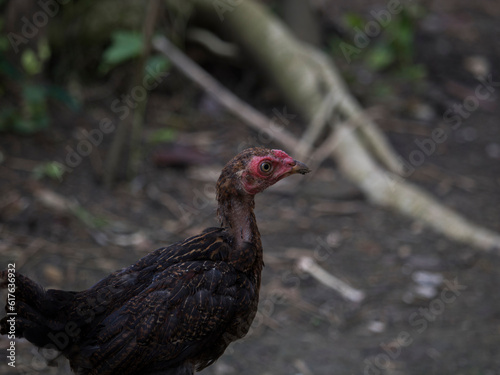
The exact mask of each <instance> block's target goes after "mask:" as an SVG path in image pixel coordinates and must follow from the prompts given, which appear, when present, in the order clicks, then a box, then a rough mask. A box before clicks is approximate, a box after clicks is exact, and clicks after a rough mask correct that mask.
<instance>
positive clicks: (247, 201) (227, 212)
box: [218, 195, 262, 270]
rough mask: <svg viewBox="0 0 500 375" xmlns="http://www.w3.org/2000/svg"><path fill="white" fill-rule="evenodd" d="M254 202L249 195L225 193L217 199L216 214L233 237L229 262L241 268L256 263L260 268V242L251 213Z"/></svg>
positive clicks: (252, 265)
mask: <svg viewBox="0 0 500 375" xmlns="http://www.w3.org/2000/svg"><path fill="white" fill-rule="evenodd" d="M254 206H255V203H254V199H253V196H251V195H245V196H241V195H226V196H225V197H224V198H223V199H220V200H219V208H218V216H219V219H220V221H221V225H222V226H223V227H224V228H226V230H227V231H228V232H229V233H230V234H231V237H232V238H233V244H232V248H233V251H232V253H231V255H230V260H231V262H232V263H233V264H234V265H235V266H236V267H237V268H240V269H241V270H248V269H249V268H252V267H255V266H256V265H257V264H258V265H259V268H261V265H260V264H261V263H262V244H261V242H260V234H259V229H258V228H257V221H256V219H255V215H254V213H253V209H254Z"/></svg>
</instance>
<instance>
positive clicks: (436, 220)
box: [154, 0, 500, 250]
mask: <svg viewBox="0 0 500 375" xmlns="http://www.w3.org/2000/svg"><path fill="white" fill-rule="evenodd" d="M192 2H193V4H194V5H195V6H194V9H195V10H196V11H205V12H208V14H210V12H213V8H212V4H211V2H209V1H208V0H192ZM226 16H227V17H226V18H225V21H224V23H223V25H222V26H223V27H224V28H225V30H227V31H228V33H229V32H230V35H231V36H232V37H233V39H234V40H235V41H236V42H237V43H238V44H239V45H240V46H241V47H242V49H243V50H245V51H246V52H247V54H249V55H251V56H252V57H254V60H255V61H256V62H257V63H258V64H259V66H260V67H261V68H262V69H263V70H267V72H268V73H269V74H270V75H272V76H273V82H275V84H276V85H277V87H278V88H280V89H282V91H287V92H286V95H285V98H286V99H287V101H288V102H289V103H291V104H292V105H294V106H298V108H299V109H300V111H301V113H302V114H303V115H304V117H305V118H306V119H307V120H308V121H310V122H311V121H312V119H313V118H314V117H315V114H316V113H317V111H318V110H319V108H320V107H321V104H322V103H324V93H325V92H327V93H330V92H332V90H336V92H337V95H340V100H339V103H338V108H337V111H336V113H339V114H340V116H341V120H342V122H341V123H340V124H336V125H335V127H334V130H333V133H332V134H331V136H329V137H327V138H326V140H325V142H326V143H324V144H323V145H321V146H320V147H319V149H318V154H316V155H315V156H317V157H321V158H323V157H325V155H328V154H331V155H332V156H333V157H334V159H335V160H336V161H337V162H338V163H339V165H340V168H341V169H342V171H343V172H344V174H345V175H346V176H347V177H348V178H349V179H351V180H352V181H353V182H354V183H355V184H357V185H358V186H359V187H360V188H361V189H362V190H363V192H364V193H365V194H366V196H367V197H368V198H369V199H370V200H371V201H372V202H374V203H376V204H379V205H382V206H384V207H389V208H392V209H395V210H396V211H398V212H400V213H403V214H404V215H407V216H409V217H411V218H414V219H417V220H421V221H422V222H424V223H426V224H428V225H430V226H431V227H432V228H433V229H435V230H437V231H439V232H441V233H443V234H445V235H447V236H448V237H450V238H452V239H454V240H457V241H461V242H465V243H469V244H471V245H473V246H476V247H478V248H480V249H482V250H492V249H500V235H499V234H497V233H495V232H493V231H490V230H487V229H484V228H481V227H479V226H477V225H475V224H473V223H471V222H469V221H468V220H466V219H465V218H463V217H462V216H460V215H459V214H458V213H456V212H454V211H453V210H451V209H449V208H447V207H445V206H443V205H442V204H440V203H439V202H437V201H436V200H435V199H433V198H432V197H431V196H430V195H429V194H427V193H425V192H424V191H422V190H421V189H418V188H416V187H414V186H412V185H411V184H409V183H408V182H406V181H405V180H403V179H402V178H400V177H399V175H402V170H401V169H402V164H401V163H400V162H399V158H398V156H397V154H396V153H395V152H394V151H393V149H392V147H391V146H390V145H389V143H388V141H387V139H386V138H385V137H384V135H383V134H382V132H381V131H380V130H379V129H378V127H377V126H376V125H375V123H374V122H373V121H371V120H370V119H369V118H368V116H366V115H365V113H364V112H363V111H362V109H361V107H360V105H359V103H358V102H357V101H356V100H355V99H354V98H353V97H352V95H351V94H350V93H349V91H348V90H347V88H346V87H345V84H344V82H343V81H342V79H341V78H340V76H339V74H338V73H337V72H336V69H335V67H334V66H333V64H332V63H331V62H329V61H328V59H326V57H325V56H324V55H323V54H322V53H320V52H318V51H316V50H314V49H312V47H308V46H304V44H302V43H300V42H298V41H297V40H295V39H294V38H293V36H291V34H290V33H289V32H288V31H287V30H286V27H285V26H284V25H282V23H281V22H280V21H278V20H276V19H275V18H273V17H272V16H271V15H270V14H269V13H268V12H267V11H265V9H264V8H263V7H262V6H260V5H258V4H256V3H254V2H252V1H245V2H241V3H239V5H238V6H237V7H235V9H233V10H232V11H231V12H229V13H227V14H226ZM252 22H257V23H258V25H257V24H252ZM154 46H155V48H156V49H158V50H159V51H161V52H162V53H164V54H165V55H166V56H167V57H169V58H170V59H171V61H172V62H173V63H174V64H175V65H176V66H177V68H178V69H180V70H181V71H183V72H184V73H185V74H186V75H188V76H189V77H190V78H191V79H192V80H193V81H195V82H196V83H197V84H198V85H200V86H201V87H202V88H204V89H205V90H206V91H207V92H209V93H211V94H212V95H213V97H214V98H215V99H216V100H218V101H219V102H220V103H221V104H222V105H223V106H224V107H225V108H226V109H228V110H229V111H231V112H232V113H233V114H234V115H236V116H238V117H239V118H240V119H241V120H242V121H244V122H245V123H246V124H248V125H249V126H251V127H253V128H254V129H256V130H258V131H262V132H264V133H265V134H267V135H269V136H272V137H273V138H274V139H275V140H276V141H277V142H278V143H281V144H282V145H283V146H284V147H285V148H287V149H295V150H296V149H297V147H298V146H299V144H300V142H299V140H298V139H297V138H296V137H295V136H293V135H292V134H290V133H289V132H288V131H286V130H285V129H283V128H282V127H276V126H274V127H273V126H272V125H273V124H272V122H271V121H270V120H269V119H267V118H266V117H265V116H264V115H262V114H261V113H260V112H258V111H256V110H255V109H254V108H252V107H251V106H249V105H248V104H246V103H244V102H242V101H241V100H240V99H238V98H237V97H236V96H234V95H233V94H232V93H230V92H229V91H228V90H226V89H225V88H224V87H223V86H222V85H220V84H219V83H218V82H217V81H215V80H214V79H213V78H212V77H211V76H210V75H209V74H207V73H206V72H205V71H203V70H202V69H201V68H200V67H199V66H197V65H196V64H195V63H194V62H193V61H191V60H190V59H189V58H188V57H186V56H185V55H184V54H183V53H182V52H181V51H180V50H178V49H177V48H176V47H175V46H173V45H172V44H171V43H170V42H169V41H168V40H167V39H166V38H163V37H161V38H158V39H156V40H155V41H154ZM311 56H312V57H311ZM335 97H336V95H332V98H335ZM333 101H334V99H332V105H333ZM318 116H319V115H318ZM319 117H321V116H319ZM320 127H321V124H320V125H318V126H317V125H315V130H314V131H313V130H312V129H311V130H310V134H309V136H308V140H307V141H306V143H309V142H310V140H312V139H314V137H316V135H315V134H313V133H316V132H317V129H319V128H320ZM377 162H378V163H380V164H381V165H382V166H383V167H385V168H387V169H388V171H387V170H384V169H383V168H382V167H381V166H380V165H379V164H378V163H377ZM391 171H392V172H391Z"/></svg>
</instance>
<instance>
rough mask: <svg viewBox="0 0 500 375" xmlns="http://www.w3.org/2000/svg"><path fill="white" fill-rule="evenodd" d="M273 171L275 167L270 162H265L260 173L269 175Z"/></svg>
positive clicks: (261, 165)
mask: <svg viewBox="0 0 500 375" xmlns="http://www.w3.org/2000/svg"><path fill="white" fill-rule="evenodd" d="M272 169H273V165H272V164H271V163H269V162H268V161H264V162H262V163H261V164H260V171H261V172H262V173H269V172H271V170H272Z"/></svg>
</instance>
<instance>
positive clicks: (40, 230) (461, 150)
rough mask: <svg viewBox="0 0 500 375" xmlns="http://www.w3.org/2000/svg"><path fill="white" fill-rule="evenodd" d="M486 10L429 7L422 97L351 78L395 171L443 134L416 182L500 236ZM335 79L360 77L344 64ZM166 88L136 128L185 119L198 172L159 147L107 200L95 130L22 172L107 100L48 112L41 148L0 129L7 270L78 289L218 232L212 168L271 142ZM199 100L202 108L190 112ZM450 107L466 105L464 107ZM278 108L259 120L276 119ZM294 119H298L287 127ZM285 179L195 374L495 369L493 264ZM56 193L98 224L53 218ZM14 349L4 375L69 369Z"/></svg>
mask: <svg viewBox="0 0 500 375" xmlns="http://www.w3.org/2000/svg"><path fill="white" fill-rule="evenodd" d="M349 3H350V4H349ZM445 3H446V4H448V3H450V4H451V2H444V3H443V4H445ZM493 3H494V2H487V1H483V2H475V3H474V4H469V5H467V4H466V5H460V4H461V3H459V2H457V4H453V5H450V4H448V5H446V6H445V5H442V6H437V5H427V14H426V16H425V17H424V19H423V20H422V21H421V23H419V29H418V38H417V46H416V47H417V60H418V61H419V62H421V63H423V64H424V65H425V66H426V68H427V71H428V76H427V78H426V79H425V82H422V83H423V84H424V85H425V86H424V87H425V90H420V91H418V92H417V93H413V92H412V91H411V90H408V89H406V91H405V89H404V88H400V87H398V88H397V90H398V91H397V95H395V96H389V97H388V98H385V99H384V100H378V98H373V97H371V98H370V97H363V96H362V92H363V91H368V89H369V86H370V85H371V84H372V83H373V82H372V83H364V84H360V83H359V82H358V83H354V85H355V86H356V91H357V94H358V95H360V96H361V99H362V100H363V101H364V102H365V103H366V105H367V106H370V107H371V108H372V109H373V108H376V109H377V111H378V112H377V113H380V112H382V113H383V115H380V119H379V120H378V121H379V123H380V125H381V127H382V128H383V129H384V130H385V131H386V133H387V135H388V136H389V138H390V139H391V141H392V143H393V144H394V146H395V147H396V148H397V149H398V151H399V152H400V153H401V155H402V156H403V158H405V160H409V158H410V155H411V153H412V151H415V150H421V149H420V148H419V146H418V144H417V143H416V142H415V141H416V140H418V141H420V143H422V142H423V140H424V139H430V138H431V137H432V131H433V129H435V128H437V127H438V126H441V127H442V128H443V129H445V130H446V134H447V138H446V140H445V141H443V142H441V143H439V144H435V145H434V146H435V149H434V150H433V152H429V155H425V160H424V162H423V164H422V166H418V167H417V168H416V172H415V173H414V174H412V176H411V177H410V179H411V180H412V181H413V182H414V183H416V184H418V185H420V186H423V187H425V188H426V189H428V190H429V191H430V192H432V193H433V194H435V195H436V196H438V197H439V199H440V200H441V201H442V202H443V203H444V204H446V205H447V206H449V207H452V208H454V209H456V210H457V211H459V212H461V213H462V214H464V215H465V216H467V217H468V218H470V219H472V220H473V221H475V222H477V223H479V224H481V225H483V226H485V227H487V228H490V229H492V230H496V231H500V126H499V123H500V121H499V119H500V106H499V105H498V101H499V100H500V99H498V90H499V87H500V83H498V84H497V83H496V82H499V81H500V76H499V75H498V70H497V68H498V66H499V65H500V44H499V43H498V40H500V23H499V22H498V20H499V18H498V17H499V16H500V11H499V10H498V9H497V8H499V7H498V6H494V4H493ZM342 4H343V5H342V9H343V10H345V9H350V10H352V11H361V10H363V11H364V12H366V10H367V9H371V8H367V7H374V6H375V5H374V4H370V5H368V6H367V5H366V3H363V4H358V3H357V2H342ZM378 5H381V6H384V4H380V3H379V4H378ZM334 10H335V9H334ZM334 10H332V11H334ZM474 59H475V60H474ZM478 59H479V60H478ZM478 61H479V62H478ZM485 62H486V63H487V64H486V65H487V66H489V67H490V68H488V71H487V74H486V76H488V74H490V73H492V74H493V75H492V76H491V77H492V78H491V79H492V81H491V82H493V83H492V84H490V86H489V87H490V88H491V90H490V91H489V92H490V93H491V96H489V97H488V98H487V99H485V100H482V99H481V98H478V94H477V92H478V91H477V87H479V86H480V85H481V81H480V80H477V79H476V78H474V74H473V72H472V71H471V69H472V70H473V69H480V68H481V67H484V66H485V65H484V63H485ZM339 63H340V64H341V66H342V65H345V64H342V62H339ZM474 63H476V65H474ZM471 64H472V65H471ZM477 64H479V65H477ZM471 66H472V67H471ZM478 66H479V68H478ZM474 67H475V68H474ZM343 68H345V69H347V70H348V71H347V72H346V73H349V74H353V75H355V74H356V71H355V68H353V67H352V66H344V67H343ZM349 69H350V70H349ZM168 79H169V80H170V81H169V84H170V83H173V84H174V87H177V88H182V90H177V91H176V92H175V93H172V92H158V93H154V94H153V95H152V97H151V100H150V102H149V104H148V105H149V108H148V118H147V129H148V130H147V132H148V133H149V132H152V131H153V130H154V129H158V128H161V127H164V126H171V127H176V126H177V127H179V125H178V124H179V123H181V128H182V130H181V132H180V133H182V134H180V135H179V137H178V139H179V142H184V143H185V144H186V143H187V144H189V145H190V146H192V147H196V149H198V150H200V151H201V152H202V153H204V154H205V155H206V158H204V161H206V163H204V164H200V163H195V165H193V166H189V167H187V168H180V169H179V168H178V169H172V168H165V169H158V168H156V167H155V165H154V163H153V162H152V160H153V155H154V153H155V152H157V151H160V152H161V151H162V150H166V149H168V146H165V145H150V144H148V143H146V152H145V154H144V156H143V158H142V167H141V172H140V174H139V175H138V176H137V177H136V178H135V179H134V180H133V181H132V182H131V183H120V184H119V185H117V186H116V187H115V188H113V190H111V191H110V190H106V189H105V188H104V187H103V186H102V184H101V183H100V181H99V179H98V178H96V177H95V176H96V174H97V173H96V172H98V171H99V170H100V166H101V163H102V160H103V157H104V155H105V154H106V151H107V149H108V146H109V143H110V138H111V136H110V135H104V138H103V142H102V143H101V144H99V145H98V146H95V148H94V149H93V150H92V152H91V153H90V155H88V156H85V157H82V158H81V162H80V163H78V165H75V166H74V168H72V171H71V172H70V173H67V174H66V176H65V177H64V180H63V181H62V182H57V181H53V180H50V179H48V178H43V179H38V180H37V179H35V178H34V177H33V174H32V173H31V172H30V170H31V169H32V167H34V166H36V165H38V164H39V163H40V162H43V161H51V160H59V161H62V162H64V161H65V160H66V159H65V158H66V157H67V152H68V151H67V146H70V147H72V148H73V149H77V147H78V144H79V142H81V141H82V140H81V139H79V138H78V131H77V130H75V129H86V130H87V131H91V130H92V129H96V128H97V127H98V119H100V118H102V117H105V116H111V115H112V113H111V112H110V104H109V102H110V101H111V99H110V101H103V102H99V103H87V104H86V107H85V110H84V113H78V114H75V113H68V112H67V111H66V110H64V109H61V108H54V117H53V118H54V121H53V124H52V126H51V128H50V130H49V131H48V132H47V133H45V134H42V135H38V136H36V137H20V136H14V135H9V134H2V136H1V138H0V150H1V152H2V154H3V155H4V156H5V160H4V161H3V162H2V164H0V237H1V240H0V264H1V265H2V268H3V267H5V266H6V265H7V264H8V263H15V264H16V271H17V272H20V273H23V274H25V275H27V276H29V277H31V278H33V279H34V280H36V281H38V282H40V283H41V284H43V285H45V286H47V287H54V288H62V289H66V290H79V289H83V288H87V287H89V286H91V285H92V284H94V283H95V282H96V281H98V280H99V279H100V278H102V277H103V276H105V275H107V274H108V273H110V272H111V271H114V270H115V269H118V268H121V267H124V266H126V265H129V264H131V263H133V262H135V261H136V260H137V259H138V258H140V257H142V256H143V255H145V254H147V252H148V251H150V250H152V249H155V248H157V247H160V246H164V245H167V244H170V243H172V242H174V241H177V240H179V239H183V238H185V237H187V236H188V235H191V234H193V233H197V232H199V231H200V230H201V229H203V228H205V227H208V226H213V225H216V220H215V208H216V207H215V202H214V195H213V193H214V189H213V186H214V183H215V180H216V178H217V177H218V172H219V171H220V168H221V167H222V166H223V164H224V163H225V162H226V161H227V160H229V158H230V157H232V155H234V154H235V153H237V152H238V149H239V148H240V147H242V146H243V145H248V144H262V143H264V145H266V146H272V147H274V146H275V145H274V144H273V143H266V142H265V141H264V142H263V140H262V139H260V140H259V138H258V136H257V135H256V134H255V133H253V132H252V131H250V130H248V129H246V128H245V126H244V125H242V124H240V123H238V122H236V121H235V120H234V119H232V118H230V117H228V116H227V115H224V114H223V113H222V112H220V110H219V109H218V108H217V107H216V106H215V105H214V103H213V102H212V101H210V100H209V99H207V98H206V97H204V96H203V95H202V94H201V93H200V92H198V91H197V90H196V89H194V88H193V87H192V86H191V84H190V83H189V82H188V81H186V80H184V78H182V77H179V76H178V73H176V72H175V71H173V72H172V74H171V76H170V77H169V78H168ZM377 79H383V78H382V77H374V78H373V80H374V82H375V83H376V82H377V81H376V80H377ZM363 85H365V89H363V87H364V86H363ZM495 85H496V86H495ZM480 90H481V91H479V92H480V93H481V94H483V96H484V95H486V91H484V90H483V89H480ZM193 98H194V99H193ZM474 98H475V99H474ZM193 102H195V103H197V106H198V108H196V109H193V108H191V107H190V106H191V105H192V103H193ZM475 103H477V106H476V105H475ZM454 105H462V108H469V109H471V110H467V109H466V110H465V112H458V109H457V108H458V107H454ZM274 108H275V109H276V108H278V109H279V110H282V109H283V105H282V104H280V103H279V102H278V104H276V106H274ZM414 108H420V110H414ZM422 108H424V110H421V109H422ZM454 108H455V109H456V110H455V111H454V112H453V113H452V112H449V114H450V116H451V115H455V116H458V117H455V118H454V120H450V118H451V117H446V113H447V111H448V110H450V109H452V110H453V109H454ZM472 108H473V110H472ZM167 110H168V114H166V113H167V112H166V111H167ZM272 110H273V105H271V106H269V107H268V108H267V109H265V110H264V112H265V113H266V114H267V115H268V116H270V117H272V113H273V112H272ZM290 111H291V110H290ZM422 111H423V112H422ZM422 113H424V115H422V116H421V118H418V117H419V114H422ZM429 113H430V114H429ZM425 114H427V115H425ZM426 116H427V117H426ZM173 124H174V125H173ZM175 124H177V125H175ZM302 125H303V124H301V123H300V121H299V120H296V121H294V124H292V125H291V126H295V127H296V129H299V127H300V126H302ZM146 138H147V134H146V136H145V139H146ZM429 147H430V146H429ZM288 151H290V153H291V154H292V155H293V150H288ZM289 180H290V181H282V183H280V184H279V185H278V186H276V187H274V188H272V189H270V190H269V191H267V192H265V193H264V194H262V195H261V196H259V197H258V198H257V200H256V206H257V207H256V214H257V218H258V222H259V228H260V230H261V234H262V239H263V244H264V249H265V262H266V267H265V269H264V275H263V287H262V291H261V304H260V310H259V314H258V316H257V318H256V320H255V323H254V325H253V328H252V330H251V333H250V334H249V335H248V336H247V337H246V338H245V339H244V340H241V341H239V342H237V343H234V344H232V345H231V346H230V348H229V349H228V351H227V352H226V354H225V355H224V356H223V357H222V358H221V359H220V360H219V361H218V362H217V363H216V364H215V365H213V366H211V367H210V368H208V369H206V370H205V371H203V374H206V375H226V374H244V375H247V374H248V375H251V374H252V375H255V374H266V375H268V374H269V375H270V374H274V375H285V374H303V375H311V374H314V375H330V374H415V375H417V374H440V375H441V374H462V375H498V374H500V299H499V298H497V294H498V290H500V272H499V271H498V270H499V269H500V257H499V255H498V253H485V252H481V251H478V250H476V249H473V248H470V247H468V246H466V245H462V244H458V243H455V242H451V241H449V240H447V239H446V238H444V237H442V236H441V235H438V234H436V233H434V232H433V231H432V230H431V229H429V228H425V227H423V226H422V225H421V224H420V223H418V222H413V221H411V220H408V219H406V218H404V217H401V216H399V215H398V214H396V213H393V212H389V211H387V210H384V209H380V208H378V207H373V206H372V205H370V203H369V202H366V201H365V200H364V199H363V197H362V196H361V195H360V193H359V191H358V190H357V189H356V187H355V186H353V185H351V184H350V183H349V182H347V181H345V180H344V179H343V178H342V176H341V175H339V174H338V173H337V172H336V170H335V166H334V165H333V164H332V163H331V162H327V163H325V164H323V165H322V166H321V167H320V168H319V169H318V170H317V171H315V173H313V174H312V175H311V176H310V177H307V178H305V179H300V178H297V179H295V180H292V179H289ZM47 192H52V193H54V194H57V195H56V198H54V197H53V196H49V197H48V198H47ZM51 197H52V198H51ZM61 197H62V198H64V199H67V200H69V201H71V202H77V203H78V204H79V205H80V206H81V207H84V208H85V210H86V212H88V213H90V214H91V215H92V216H88V215H86V214H85V213H82V212H79V213H78V214H73V213H70V212H68V211H67V210H57V209H56V207H57V204H58V198H61ZM103 219H104V220H105V224H103V223H104V222H103ZM302 255H308V256H312V257H313V258H314V259H315V260H316V261H317V262H318V263H319V264H320V266H321V267H323V268H324V269H325V270H327V271H328V272H330V273H331V274H333V275H335V276H337V277H339V278H341V279H343V280H344V281H346V282H348V283H350V284H351V285H352V286H354V287H356V288H359V289H361V290H363V291H364V292H365V293H366V296H367V297H366V299H365V300H364V301H363V302H362V303H353V302H348V301H345V300H344V299H342V297H340V296H339V295H338V294H337V293H336V292H334V291H333V290H331V289H329V288H328V287H326V286H324V285H322V284H320V283H319V282H318V281H316V280H315V279H314V278H312V277H311V276H309V275H307V274H305V273H302V272H301V271H300V270H298V268H297V259H298V258H299V257H300V256H302ZM8 346H9V342H8V340H7V339H6V338H5V337H1V338H0V351H1V352H2V354H1V355H0V358H1V360H0V371H1V372H2V373H3V374H12V375H14V374H35V373H39V374H69V368H68V365H67V361H65V360H60V361H58V360H56V362H59V365H58V366H55V367H52V366H47V364H46V362H45V361H44V358H43V357H44V356H45V357H46V356H47V353H44V352H40V351H37V350H36V349H34V347H33V346H32V345H31V344H29V343H28V342H26V341H24V340H19V341H18V342H17V346H16V348H17V349H16V368H11V367H9V366H8V365H7V364H6V360H5V353H6V352H7V348H8Z"/></svg>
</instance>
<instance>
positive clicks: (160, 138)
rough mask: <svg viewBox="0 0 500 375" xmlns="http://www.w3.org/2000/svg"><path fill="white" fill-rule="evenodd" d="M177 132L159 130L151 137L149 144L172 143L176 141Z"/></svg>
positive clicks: (167, 129)
mask: <svg viewBox="0 0 500 375" xmlns="http://www.w3.org/2000/svg"><path fill="white" fill-rule="evenodd" d="M176 136H177V132H176V131H175V130H173V129H169V128H166V129H158V130H156V131H155V132H154V133H153V134H151V135H150V136H149V142H151V143H162V142H170V141H173V140H174V139H175V137H176Z"/></svg>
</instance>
